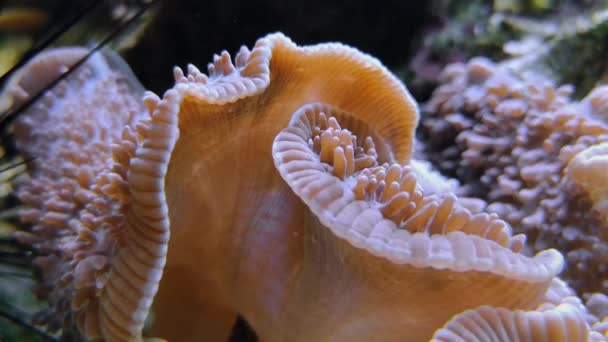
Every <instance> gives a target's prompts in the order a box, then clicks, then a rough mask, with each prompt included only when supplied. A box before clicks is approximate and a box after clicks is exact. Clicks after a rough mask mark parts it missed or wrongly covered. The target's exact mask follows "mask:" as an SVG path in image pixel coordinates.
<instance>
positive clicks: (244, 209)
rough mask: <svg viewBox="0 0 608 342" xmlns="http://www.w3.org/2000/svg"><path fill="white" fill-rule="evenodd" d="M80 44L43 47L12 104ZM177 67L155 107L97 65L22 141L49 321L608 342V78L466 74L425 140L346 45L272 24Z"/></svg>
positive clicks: (106, 335)
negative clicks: (579, 91)
mask: <svg viewBox="0 0 608 342" xmlns="http://www.w3.org/2000/svg"><path fill="white" fill-rule="evenodd" d="M78 51H79V50H78V48H74V49H59V50H54V51H52V52H48V53H44V54H40V55H39V56H37V57H36V58H35V59H34V60H32V61H31V62H30V63H29V64H28V65H26V66H25V67H24V68H23V70H22V71H21V72H20V73H19V74H18V75H17V76H15V78H14V79H13V80H12V81H11V82H10V84H9V86H8V87H7V89H5V91H4V94H3V95H2V96H3V101H5V102H4V103H9V105H15V104H18V103H19V102H20V101H24V99H27V98H28V96H30V94H32V93H33V92H34V90H35V89H39V87H40V85H39V83H40V82H43V81H44V79H46V78H47V77H50V76H52V75H58V74H61V73H62V72H63V71H65V70H66V67H67V66H69V65H71V63H73V60H74V59H73V58H72V57H70V56H73V55H72V54H74V53H76V54H80V55H81V56H82V55H84V52H82V51H81V52H78ZM62 54H63V55H62ZM62 56H64V57H62ZM50 57H53V58H50ZM174 76H175V85H174V86H173V87H172V88H171V89H169V90H168V91H167V92H165V94H163V95H162V97H159V96H157V95H155V94H152V93H149V92H148V93H144V91H143V89H142V87H141V86H140V85H139V83H138V82H137V80H136V79H135V77H134V76H133V75H132V74H131V73H130V71H129V70H128V67H126V65H125V64H124V63H123V62H122V61H120V59H119V58H118V57H117V56H115V55H113V54H112V53H111V52H110V51H103V52H101V53H96V54H94V55H93V56H91V58H89V60H88V61H87V62H86V63H84V64H83V65H82V66H80V67H79V68H78V69H77V70H75V72H73V73H72V74H70V75H69V77H67V78H66V79H64V80H63V81H61V82H60V83H59V84H58V85H57V86H56V87H55V88H53V89H52V90H51V91H48V92H47V93H46V94H45V95H44V96H43V97H42V98H41V99H40V100H38V101H37V103H36V104H34V105H33V106H31V107H30V108H29V109H28V110H26V111H24V112H23V113H21V114H20V115H19V117H18V118H17V119H16V121H15V123H14V125H13V127H12V128H11V133H12V135H13V137H14V140H15V144H16V146H17V149H18V150H19V152H20V153H21V154H22V155H23V156H24V157H26V158H27V157H31V156H35V157H36V158H35V159H32V160H30V162H29V165H28V172H27V174H26V175H24V176H23V177H20V178H19V179H18V180H17V181H16V184H15V188H16V195H17V196H18V197H19V198H20V199H21V201H22V202H23V203H24V204H25V205H27V206H28V208H27V209H23V210H22V211H21V212H20V217H21V219H22V221H23V223H24V224H27V225H26V228H24V230H22V231H20V232H18V233H17V237H18V238H19V239H20V241H22V242H24V243H27V244H29V245H31V247H32V248H33V249H34V250H36V251H37V252H38V254H39V255H40V256H39V257H38V258H37V259H36V260H35V264H36V266H37V267H39V268H40V270H41V274H42V277H41V281H40V283H39V284H38V289H37V291H38V293H39V294H40V295H41V296H42V297H43V298H45V299H46V300H47V301H48V303H49V307H48V309H47V310H46V311H44V312H41V313H40V314H38V316H37V323H39V324H41V325H44V326H46V328H47V329H48V330H49V331H60V332H61V334H62V336H63V337H64V338H65V339H68V340H69V339H80V338H86V339H89V340H107V341H132V340H141V339H147V338H143V337H142V335H143V334H145V335H149V336H155V337H158V338H162V339H167V340H169V341H194V340H205V341H223V340H226V339H227V338H228V336H230V332H231V329H232V327H233V325H234V322H235V319H236V317H237V315H240V316H242V317H243V318H244V319H245V320H246V321H247V322H248V323H249V325H250V326H251V328H252V330H253V331H255V333H256V334H257V336H258V337H259V338H260V339H261V340H264V341H300V340H301V341H318V340H332V341H338V340H399V341H404V340H407V341H409V340H411V341H423V340H429V339H432V340H436V341H471V340H475V339H477V340H483V341H485V340H497V341H508V340H523V341H533V340H534V341H535V340H541V339H543V340H552V341H553V340H555V341H587V340H592V341H601V340H606V338H607V337H606V336H607V335H606V334H607V333H608V320H607V319H606V318H605V317H606V316H607V315H608V298H607V297H606V296H605V293H606V287H607V282H608V278H606V277H607V274H608V273H607V272H606V265H607V261H608V260H607V259H608V242H607V241H608V240H607V234H608V230H607V227H606V210H607V209H606V208H607V202H606V198H607V192H608V188H607V185H606V184H607V183H606V181H605V178H603V174H602V170H605V169H606V166H607V165H608V162H607V160H608V157H607V155H608V147H607V145H606V143H605V141H606V140H607V139H606V137H608V135H606V133H607V132H608V126H607V124H606V120H607V119H606V116H607V115H608V105H607V103H608V102H607V101H608V100H607V99H608V88H602V87H600V88H597V89H596V90H594V91H593V92H592V93H591V94H589V96H588V97H586V98H585V99H584V100H582V101H581V102H575V101H572V100H571V99H570V97H569V95H570V91H571V89H569V88H568V87H567V86H563V87H559V88H555V87H553V86H552V85H549V84H545V83H543V82H542V80H521V79H518V78H517V77H516V76H515V75H511V74H509V73H508V72H507V71H505V70H503V69H501V67H500V66H498V65H494V64H493V63H491V62H489V61H487V60H484V59H474V60H472V61H471V62H469V63H468V64H466V65H462V64H458V65H451V66H449V67H448V68H447V69H446V70H445V71H444V78H443V85H442V86H441V87H439V88H438V89H437V90H436V91H435V93H434V95H433V97H432V99H431V101H430V102H429V103H428V104H426V105H425V107H424V110H425V112H428V113H427V114H426V115H425V116H424V117H423V119H422V120H421V122H420V123H421V125H420V130H419V131H420V133H421V135H420V139H421V140H420V141H417V140H416V138H415V137H414V133H415V129H416V127H417V125H418V123H419V122H418V121H419V116H418V107H417V104H416V103H415V102H414V100H413V99H412V97H411V96H410V95H409V93H408V91H407V90H406V88H405V87H404V85H403V84H402V83H401V82H400V81H399V80H397V79H396V78H395V77H394V76H393V75H392V74H391V73H390V72H389V71H388V70H387V69H386V68H384V67H383V66H382V65H381V63H380V62H379V61H378V60H376V59H374V58H373V57H371V56H368V55H366V54H364V53H362V52H360V51H358V50H356V49H353V48H351V47H348V46H345V45H342V44H336V43H330V44H318V45H313V46H297V45H295V44H294V43H293V42H292V41H291V40H289V38H287V37H285V36H284V35H282V34H280V33H278V34H271V35H268V36H266V37H264V38H261V39H259V40H258V41H257V42H256V44H255V46H254V47H253V49H251V50H249V49H247V48H245V47H243V48H241V50H240V51H239V52H238V53H237V54H236V56H235V58H234V62H233V61H232V60H231V57H230V55H229V54H228V53H226V52H223V53H222V54H221V55H219V56H215V58H214V61H213V63H211V64H209V66H208V73H207V74H204V73H203V72H201V71H199V69H197V68H196V67H195V66H193V65H189V66H188V68H187V72H186V73H184V72H183V71H182V70H181V69H179V68H176V69H175V70H174ZM434 167H435V168H436V170H435V169H433V168H434ZM437 170H438V171H440V172H442V173H443V174H444V175H446V176H448V177H452V178H457V180H458V181H456V180H454V179H449V178H446V177H444V176H442V175H440V173H439V172H438V171H437ZM526 240H527V241H526ZM553 248H555V249H553ZM564 266H565V270H564ZM577 295H579V296H580V297H579V296H577ZM149 312H153V313H154V315H153V316H154V320H153V322H151V327H150V329H149V331H148V330H146V331H145V333H144V332H143V326H144V321H145V319H146V317H147V316H148V314H149ZM602 319H604V321H603V322H602ZM151 340H154V338H151Z"/></svg>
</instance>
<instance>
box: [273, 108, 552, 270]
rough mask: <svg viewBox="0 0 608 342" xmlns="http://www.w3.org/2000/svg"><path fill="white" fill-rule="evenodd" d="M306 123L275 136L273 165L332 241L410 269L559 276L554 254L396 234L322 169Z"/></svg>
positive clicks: (299, 118) (300, 118)
mask: <svg viewBox="0 0 608 342" xmlns="http://www.w3.org/2000/svg"><path fill="white" fill-rule="evenodd" d="M305 120H306V119H305V118H304V111H303V110H301V111H299V112H298V113H297V114H294V116H293V117H292V119H291V121H290V123H289V126H288V127H287V128H286V129H284V130H283V131H282V132H280V133H279V134H278V135H277V137H276V138H275V141H274V143H273V146H272V155H273V158H274V163H275V166H276V168H277V170H278V171H279V173H280V174H281V176H282V177H283V179H285V181H286V182H287V183H288V184H289V185H290V187H291V188H292V190H293V191H294V192H295V193H296V195H297V196H298V197H299V198H300V199H302V201H304V203H305V204H306V205H308V207H309V208H310V210H311V211H312V212H313V213H314V214H315V215H316V216H317V217H318V219H319V221H320V222H321V223H322V224H323V225H325V226H326V227H328V228H329V229H330V230H331V231H332V232H333V233H334V234H335V235H336V236H338V237H340V238H342V239H345V240H347V241H349V242H350V243H351V244H352V245H354V246H355V247H358V248H362V249H364V250H366V251H368V252H369V253H371V254H373V255H376V256H379V257H383V258H386V259H389V260H390V261H392V262H394V263H397V264H408V265H411V266H414V267H432V268H435V269H450V270H455V271H461V272H464V271H480V272H490V273H494V274H497V275H501V276H505V277H508V278H512V279H517V280H522V281H527V282H543V281H548V280H550V279H551V278H552V277H554V276H555V275H556V274H558V273H559V272H560V271H561V269H562V267H563V257H562V256H561V254H560V253H559V252H557V251H556V250H553V249H549V250H546V251H543V252H540V253H538V254H537V255H536V256H534V257H532V258H530V257H527V256H524V255H522V254H519V253H515V252H513V251H511V250H510V249H508V248H505V247H502V246H501V245H499V244H498V243H496V242H494V241H491V240H487V239H484V238H482V237H479V236H474V235H466V234H465V233H463V232H459V231H456V232H451V233H449V234H447V235H430V236H429V235H428V234H425V233H413V234H412V233H410V232H408V231H406V230H404V229H398V228H397V226H396V224H395V223H393V222H392V221H391V220H388V219H386V218H385V217H384V216H383V214H382V212H381V211H380V210H379V209H377V208H373V207H371V205H370V204H369V203H367V202H365V201H361V200H356V199H355V194H354V193H353V191H352V190H350V189H349V188H348V187H345V186H343V183H342V180H340V179H339V178H337V177H334V176H333V175H331V174H329V173H328V172H327V171H326V170H325V169H324V168H323V167H322V165H321V163H320V161H319V157H318V155H317V154H316V153H314V152H313V151H312V150H311V149H310V148H309V146H308V143H307V141H308V139H309V138H310V137H311V134H312V132H311V130H310V127H309V126H308V125H307V123H306V122H305ZM296 156H297V157H296ZM306 189H308V190H306ZM310 189H316V190H313V191H316V192H315V193H314V194H313V193H311V192H310ZM311 195H314V196H311Z"/></svg>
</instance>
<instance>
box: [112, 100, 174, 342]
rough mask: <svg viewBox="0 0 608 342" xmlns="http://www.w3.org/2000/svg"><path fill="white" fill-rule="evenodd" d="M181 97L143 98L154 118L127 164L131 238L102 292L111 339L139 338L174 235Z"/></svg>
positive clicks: (128, 224)
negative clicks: (172, 185)
mask: <svg viewBox="0 0 608 342" xmlns="http://www.w3.org/2000/svg"><path fill="white" fill-rule="evenodd" d="M178 99H179V95H178V93H177V92H175V91H173V90H170V91H167V93H165V95H164V98H163V101H161V100H160V99H159V98H158V97H157V96H156V95H154V94H152V93H148V94H146V96H145V98H144V101H145V102H146V105H147V106H148V109H149V111H150V115H151V119H150V122H147V123H146V125H145V127H143V128H141V129H140V132H141V133H142V135H143V142H142V144H141V145H140V146H139V147H138V148H137V150H136V151H135V155H134V157H133V158H132V159H131V160H130V165H129V173H128V182H129V193H130V197H131V203H130V207H129V210H128V212H127V214H126V227H125V228H126V229H125V230H126V232H127V237H128V240H127V242H126V243H125V245H124V246H123V247H122V248H120V249H119V250H118V252H117V253H116V255H115V256H114V260H113V263H112V268H111V271H110V279H109V281H108V284H107V285H106V287H105V288H104V291H103V292H102V296H101V298H102V300H101V314H100V315H101V322H102V326H101V329H102V331H103V335H104V337H105V338H106V339H107V340H109V341H129V340H132V339H134V338H135V339H140V338H141V332H142V329H143V325H144V321H145V319H146V317H147V315H148V312H149V310H150V307H151V305H152V301H153V299H154V295H155V294H156V292H157V290H158V284H159V282H160V279H161V277H162V274H163V267H164V266H165V262H166V254H167V249H168V243H169V235H170V231H169V228H170V224H169V215H168V208H167V204H166V200H165V186H164V175H165V174H166V172H167V167H168V164H169V159H170V156H171V151H172V150H173V146H174V145H175V142H176V141H177V139H178V137H179V131H178V129H177V118H176V117H175V116H174V115H172V113H174V112H175V110H176V106H177V103H178V102H179V101H178Z"/></svg>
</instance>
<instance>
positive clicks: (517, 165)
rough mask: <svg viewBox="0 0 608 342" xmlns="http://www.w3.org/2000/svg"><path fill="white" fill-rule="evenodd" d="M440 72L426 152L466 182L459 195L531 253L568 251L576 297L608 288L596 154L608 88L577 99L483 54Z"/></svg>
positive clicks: (607, 245) (607, 132) (604, 133)
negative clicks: (478, 202) (479, 201)
mask: <svg viewBox="0 0 608 342" xmlns="http://www.w3.org/2000/svg"><path fill="white" fill-rule="evenodd" d="M443 76H444V79H443V83H444V84H443V85H442V86H440V87H439V88H438V89H437V90H436V92H435V93H434V95H433V97H432V98H431V100H430V101H429V103H428V105H427V107H426V109H427V111H428V116H427V117H425V120H424V121H423V122H422V131H423V140H424V141H425V142H426V150H425V153H426V155H428V156H429V158H430V159H431V160H433V161H434V163H435V164H436V165H438V166H439V167H440V168H441V169H442V170H443V172H445V173H448V174H450V175H452V176H454V177H457V178H458V179H460V180H461V181H462V187H461V189H460V192H461V193H462V194H466V195H470V196H477V197H481V198H483V199H485V200H487V202H488V204H489V206H488V210H489V211H492V212H496V213H498V215H499V216H501V217H502V218H504V219H505V220H507V221H508V222H510V223H511V224H512V225H513V227H514V228H515V229H516V230H517V231H520V232H525V233H526V235H527V236H528V239H529V240H531V242H532V244H531V247H532V248H533V250H535V251H538V250H543V249H545V248H547V246H552V247H556V248H558V249H560V250H561V251H563V252H564V253H565V254H566V259H567V261H568V267H567V269H566V272H565V274H564V276H565V278H566V279H568V281H569V282H570V283H571V285H572V286H573V287H574V288H575V289H577V290H578V291H579V292H580V293H586V292H594V291H600V292H606V289H607V286H608V272H607V271H608V270H607V269H606V267H607V265H608V235H606V232H607V231H608V230H607V228H608V222H607V221H606V220H605V219H602V215H601V211H602V210H603V209H602V205H603V204H602V202H603V200H604V198H602V196H603V195H604V194H605V190H603V189H605V187H606V183H605V180H604V179H603V177H602V176H599V174H600V173H599V172H600V171H599V169H600V168H601V166H600V165H602V160H603V159H602V157H601V156H599V155H597V156H595V157H594V155H595V154H597V153H600V154H601V150H602V148H601V147H600V146H602V145H598V144H601V143H603V142H605V141H607V140H608V121H606V114H608V113H607V112H606V106H605V103H606V99H607V98H608V97H607V96H608V93H607V90H608V88H606V87H598V88H596V89H594V90H593V91H592V92H591V93H590V94H589V95H588V96H587V97H586V98H585V99H583V100H582V101H580V102H577V101H573V100H571V99H570V93H571V91H572V89H571V87H569V86H561V87H558V88H555V87H554V86H552V85H551V84H550V83H543V80H542V79H522V78H520V77H518V76H517V75H515V74H514V73H512V72H510V71H509V70H508V69H507V68H505V67H501V66H498V65H495V64H493V63H492V62H490V61H488V60H485V59H481V58H476V59H473V60H471V61H470V62H469V63H468V64H466V65H463V64H454V65H451V66H449V67H447V68H446V70H445V71H444V75H443ZM587 149H588V150H587ZM585 150H586V151H587V152H581V151H585ZM575 156H576V157H575ZM568 165H570V166H568Z"/></svg>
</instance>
